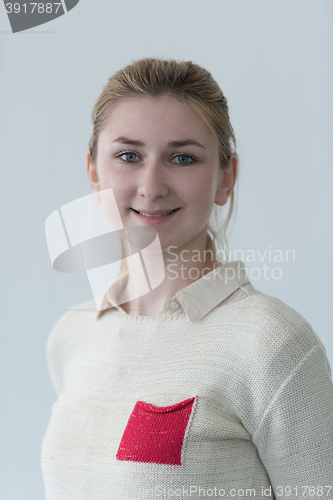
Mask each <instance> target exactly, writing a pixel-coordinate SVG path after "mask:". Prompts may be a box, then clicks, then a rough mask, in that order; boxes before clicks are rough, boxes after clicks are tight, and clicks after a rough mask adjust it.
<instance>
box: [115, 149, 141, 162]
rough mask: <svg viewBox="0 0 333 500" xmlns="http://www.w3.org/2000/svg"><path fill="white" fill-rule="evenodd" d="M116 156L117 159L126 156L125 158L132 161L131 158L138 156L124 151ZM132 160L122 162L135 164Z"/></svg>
mask: <svg viewBox="0 0 333 500" xmlns="http://www.w3.org/2000/svg"><path fill="white" fill-rule="evenodd" d="M118 156H119V158H121V157H122V156H127V157H128V156H129V157H132V160H133V156H138V155H137V154H136V153H132V151H125V152H124V153H121V154H120V155H118ZM122 159H123V158H122ZM132 160H131V159H129V160H124V161H126V162H127V163H135V161H132Z"/></svg>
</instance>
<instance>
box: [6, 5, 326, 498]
mask: <svg viewBox="0 0 333 500" xmlns="http://www.w3.org/2000/svg"><path fill="white" fill-rule="evenodd" d="M332 14H333V4H332V2H331V1H330V0H316V1H309V0H283V1H279V2H273V1H269V2H268V1H267V0H261V1H258V0H255V1H254V0H250V1H249V0H208V1H207V0H206V1H205V2H203V0H201V1H194V0H168V2H159V1H156V0H152V1H148V0H143V1H137V0H135V1H134V0H130V1H127V2H125V3H123V4H121V2H116V1H110V0H100V1H99V2H93V1H90V2H88V1H87V0H81V1H80V3H79V4H78V5H77V6H76V7H75V8H74V9H73V10H72V11H71V12H69V13H68V14H66V15H65V16H63V17H61V18H59V19H57V20H55V21H52V22H51V23H49V24H46V25H43V26H39V27H38V28H35V29H32V30H29V31H27V32H23V33H18V34H15V35H14V34H11V33H10V26H9V22H8V20H7V18H6V13H5V9H4V6H3V4H1V5H0V30H1V33H0V44H1V54H0V65H1V68H0V69H1V77H0V85H1V92H0V99H1V113H0V120H1V182H0V186H1V187H0V189H1V197H0V200H1V236H2V239H1V242H2V246H1V283H2V286H1V293H2V300H1V306H2V311H1V327H2V328H1V364H0V366H1V413H0V418H1V423H0V430H1V447H0V450H1V487H0V497H1V499H2V500H9V499H10V500H39V499H43V498H45V495H44V486H43V480H42V475H41V468H40V448H41V443H42V438H43V436H44V434H45V432H46V428H47V425H48V422H49V418H50V412H51V405H52V403H53V402H54V401H55V400H56V394H55V391H54V389H53V387H52V385H51V381H50V378H49V373H48V369H47V365H46V358H45V345H46V340H47V337H48V335H49V332H50V330H51V328H52V326H53V324H54V323H55V321H56V320H57V319H58V318H59V317H60V315H62V314H63V313H64V312H65V311H66V310H68V309H69V308H70V307H71V306H72V305H74V304H77V303H79V302H81V301H84V300H88V299H91V298H92V295H91V291H90V288H89V283H88V280H87V278H86V276H85V275H84V274H82V275H70V274H61V273H57V272H55V271H54V270H53V269H52V267H51V265H50V260H49V256H48V251H47V247H46V241H45V234H44V222H45V219H46V217H47V216H48V215H49V214H50V213H51V212H53V211H54V210H55V209H57V208H59V207H60V206H61V205H63V204H65V203H68V202H70V201H72V200H74V199H76V198H79V197H81V196H84V195H86V194H89V193H90V186H89V183H88V180H87V176H86V149H87V144H88V140H89V137H90V133H91V125H90V112H91V109H92V106H93V104H94V102H95V100H96V98H97V96H98V95H99V93H100V91H101V89H102V87H103V86H104V84H105V83H106V81H107V78H108V77H109V76H110V75H111V74H113V73H114V72H115V71H116V70H118V69H119V68H121V67H123V66H124V65H126V64H128V63H130V62H131V61H133V60H135V59H138V58H142V57H147V56H155V57H167V58H176V59H186V60H187V59H191V60H193V61H194V62H196V63H198V64H201V65H203V66H205V67H206V68H207V69H209V70H210V71H211V72H212V74H213V76H214V77H215V78H216V80H217V81H218V82H219V84H220V86H221V88H222V90H223V92H224V93H225V95H226V96H227V98H228V101H229V105H230V113H231V120H232V123H233V126H234V129H235V132H236V136H237V138H238V140H239V154H240V157H241V171H240V176H239V189H238V200H239V202H238V214H237V219H236V221H235V225H234V226H235V229H234V231H233V232H232V233H231V234H230V235H229V240H230V243H231V245H232V247H233V248H242V249H244V251H245V250H247V249H253V250H256V251H257V250H260V251H262V252H263V251H265V249H266V250H268V249H269V248H271V249H272V250H274V249H281V250H283V251H284V250H286V249H294V250H295V254H296V261H295V262H294V263H293V262H289V263H285V264H284V265H283V277H282V279H281V280H274V279H269V280H264V279H261V280H252V283H253V284H254V286H255V287H256V288H257V289H259V290H261V291H263V292H265V293H268V294H270V295H273V296H276V297H278V298H280V299H281V300H283V301H284V302H286V303H287V304H289V305H290V306H291V307H293V308H294V309H296V310H297V311H299V312H300V313H301V314H302V315H303V316H304V317H305V318H306V319H307V320H308V321H309V322H310V324H311V325H312V326H313V328H314V329H315V331H316V332H317V333H318V335H319V337H320V338H321V339H322V341H323V343H324V345H325V347H326V350H327V353H328V357H329V359H330V363H331V365H333V342H332V337H331V331H332V296H333V293H332V286H331V283H332V281H333V279H332V278H333V276H332V259H331V255H332V250H333V242H332V234H333V232H332V213H333V210H332V209H333V207H332V204H333V201H332V200H333V197H332V186H333V174H332V171H333V170H332V160H331V155H332V128H333V120H332V116H333V113H332V112H333V96H332V88H333V54H332V52H333V50H332V48H333V43H332V38H333V30H332V17H333V15H332ZM269 245H271V247H269ZM264 263H266V264H267V266H271V267H272V266H273V267H274V266H275V264H274V263H272V262H268V260H267V259H266V260H265V261H264ZM262 265H263V263H260V262H259V263H248V264H247V268H248V269H251V267H253V266H255V267H258V266H262Z"/></svg>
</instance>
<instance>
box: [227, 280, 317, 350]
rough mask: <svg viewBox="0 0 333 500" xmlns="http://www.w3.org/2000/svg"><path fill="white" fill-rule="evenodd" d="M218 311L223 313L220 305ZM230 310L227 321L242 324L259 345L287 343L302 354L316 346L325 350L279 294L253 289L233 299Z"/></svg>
mask: <svg viewBox="0 0 333 500" xmlns="http://www.w3.org/2000/svg"><path fill="white" fill-rule="evenodd" d="M231 305H232V304H231ZM220 312H221V314H223V308H221V311H220ZM229 312H230V316H229V317H230V321H232V322H235V323H236V324H241V325H243V326H244V329H245V330H246V332H247V334H248V335H249V336H250V337H251V338H252V339H253V338H256V339H257V341H258V342H261V343H262V345H263V344H271V345H272V344H275V345H276V346H280V347H281V346H284V347H287V346H288V345H289V346H290V347H291V348H293V349H296V350H299V351H300V354H301V352H302V353H303V355H304V354H306V353H307V352H309V350H311V349H312V348H313V347H315V346H317V347H319V348H320V349H321V350H323V351H324V352H325V348H324V346H323V344H322V342H321V340H320V339H319V337H318V335H317V334H316V332H315V331H314V329H313V327H312V325H311V324H310V323H309V321H308V320H307V319H306V318H304V316H302V314H300V313H299V312H298V311H296V310H295V309H293V308H292V307H291V306H289V305H288V304H286V303H285V302H283V301H282V300H281V299H279V298H278V297H274V296H272V295H268V294H266V293H263V292H260V291H259V290H255V289H254V290H253V291H252V292H251V293H249V294H248V295H247V296H246V297H244V298H242V299H240V300H238V301H236V302H235V303H234V304H233V307H231V308H230V311H229Z"/></svg>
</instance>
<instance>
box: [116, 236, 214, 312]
mask: <svg viewBox="0 0 333 500" xmlns="http://www.w3.org/2000/svg"><path fill="white" fill-rule="evenodd" d="M204 243H206V238H205V240H204ZM202 246H203V245H202ZM218 265H219V263H218V262H216V261H215V260H214V253H213V251H212V250H207V249H206V245H204V248H198V245H196V248H191V245H189V244H188V245H186V248H184V247H178V248H177V247H169V248H168V249H167V251H165V252H163V261H162V259H161V256H160V254H159V253H155V254H153V253H150V254H149V269H148V268H147V271H149V272H148V273H147V274H148V276H149V278H151V277H153V278H154V277H155V279H158V276H159V275H160V276H162V278H163V274H165V276H164V279H163V281H162V282H161V283H160V284H159V285H158V286H156V287H155V288H152V287H150V288H152V289H150V291H149V293H144V294H143V295H142V296H139V297H137V298H135V299H133V300H126V299H125V300H126V301H123V303H122V304H121V307H122V308H123V309H124V311H126V312H127V313H128V314H133V315H142V316H157V315H158V314H159V313H160V311H162V309H163V306H164V303H165V301H166V300H168V299H170V298H171V297H173V296H174V295H175V294H176V293H177V292H179V291H180V290H182V289H183V288H185V287H186V286H188V285H190V284H191V283H193V282H194V281H197V280H198V279H200V278H201V277H202V276H204V275H206V274H208V273H209V272H211V271H212V270H213V269H215V268H216V267H217V266H218ZM161 266H163V267H164V269H162V270H161ZM161 273H162V274H161ZM129 274H130V278H131V279H130V280H129V282H128V287H127V290H126V297H127V298H129V297H131V296H132V297H133V296H135V295H138V294H140V285H142V280H143V275H142V270H141V269H140V268H139V267H138V266H135V268H134V269H132V268H131V269H129ZM144 281H145V279H144ZM148 282H150V283H149V284H150V285H153V280H151V279H150V280H148ZM145 283H146V281H145Z"/></svg>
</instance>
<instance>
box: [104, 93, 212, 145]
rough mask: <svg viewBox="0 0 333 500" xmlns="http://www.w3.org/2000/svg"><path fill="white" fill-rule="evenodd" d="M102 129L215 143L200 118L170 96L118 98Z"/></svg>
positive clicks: (119, 132) (128, 133)
mask: <svg viewBox="0 0 333 500" xmlns="http://www.w3.org/2000/svg"><path fill="white" fill-rule="evenodd" d="M103 132H104V134H107V135H112V136H113V135H115V134H118V135H124V136H126V137H128V136H130V137H133V134H135V135H136V136H137V137H135V138H140V137H138V135H140V136H141V137H142V138H143V136H147V135H149V136H150V137H151V138H152V139H154V138H156V139H157V138H158V139H159V140H162V139H163V138H164V139H165V140H179V139H182V138H183V139H184V138H188V137H191V138H192V139H196V140H198V141H201V142H205V144H206V145H207V147H212V148H214V147H216V146H217V141H216V138H215V136H214V135H213V134H212V132H211V131H210V129H209V128H208V126H207V124H206V123H205V122H204V121H203V119H202V118H201V117H199V116H198V115H197V114H196V113H195V112H194V111H191V110H189V109H187V108H186V107H185V106H184V105H183V104H182V103H181V102H179V101H178V100H177V99H176V98H174V97H171V96H163V97H130V98H127V99H125V100H123V101H121V102H120V103H118V104H116V106H115V107H114V108H113V109H112V111H111V112H110V115H109V118H108V119H107V121H106V124H105V127H104V129H103V131H102V133H103ZM133 138H134V137H133ZM145 139H147V137H145Z"/></svg>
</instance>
